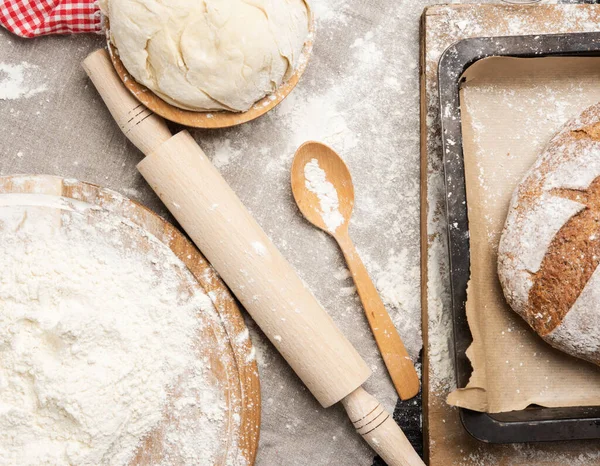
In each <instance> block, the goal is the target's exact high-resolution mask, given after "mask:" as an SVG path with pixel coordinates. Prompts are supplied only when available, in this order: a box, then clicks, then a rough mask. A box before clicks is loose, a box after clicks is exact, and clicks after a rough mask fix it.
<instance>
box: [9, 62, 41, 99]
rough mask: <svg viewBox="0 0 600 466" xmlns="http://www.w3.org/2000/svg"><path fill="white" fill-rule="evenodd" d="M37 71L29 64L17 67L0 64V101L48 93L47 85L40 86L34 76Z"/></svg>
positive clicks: (24, 63)
mask: <svg viewBox="0 0 600 466" xmlns="http://www.w3.org/2000/svg"><path fill="white" fill-rule="evenodd" d="M37 69H38V67H37V66H35V65H30V64H29V63H27V62H22V63H20V64H17V65H11V64H9V63H2V62H0V100H15V99H19V98H22V97H25V98H28V97H32V96H34V95H36V94H39V93H40V92H44V91H46V90H47V86H46V84H43V83H41V84H40V83H39V78H36V77H35V75H34V70H37ZM36 81H37V82H36Z"/></svg>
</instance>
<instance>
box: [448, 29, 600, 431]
mask: <svg viewBox="0 0 600 466" xmlns="http://www.w3.org/2000/svg"><path fill="white" fill-rule="evenodd" d="M560 56H565V57H595V56H600V32H588V33H569V34H538V35H519V36H496V37H476V38H467V39H463V40H460V41H458V42H456V43H454V44H453V45H451V46H450V47H448V48H447V49H446V50H445V51H444V53H443V54H442V56H441V58H440V61H439V63H438V89H439V100H440V118H441V131H442V135H441V136H442V151H443V167H444V181H445V189H446V191H445V193H446V196H445V197H446V214H447V235H448V252H449V259H450V262H449V266H450V286H451V297H452V314H453V319H452V321H453V327H454V351H455V368H456V377H457V383H458V386H459V387H464V386H466V384H467V383H468V379H469V377H470V375H471V372H472V368H471V364H470V362H469V360H468V358H467V357H466V349H467V348H468V346H469V345H470V343H471V342H472V336H471V332H470V329H469V327H468V323H467V318H466V309H465V304H466V297H467V293H466V292H467V284H468V281H469V278H470V251H469V248H470V241H469V227H468V215H467V199H466V187H465V176H464V163H463V161H464V160H463V156H464V154H463V145H462V126H461V125H462V123H461V115H460V96H459V91H460V87H461V84H462V81H463V78H462V76H463V74H464V73H465V71H466V70H467V69H468V68H469V67H471V66H472V65H474V64H475V63H477V62H479V61H481V60H483V59H486V58H490V57H513V58H530V59H535V58H543V57H560ZM450 138H451V139H452V141H453V143H454V144H452V145H449V144H447V140H448V139H450ZM577 416H583V417H577ZM460 418H461V422H462V424H463V426H464V428H465V429H466V430H467V432H468V433H469V434H470V435H471V436H473V437H475V438H476V439H478V440H480V441H483V442H486V443H524V442H543V441H559V440H584V439H598V438H600V406H598V407H573V408H543V407H535V408H527V409H525V410H521V411H513V412H511V413H502V414H488V413H480V412H476V411H472V410H468V409H465V408H460Z"/></svg>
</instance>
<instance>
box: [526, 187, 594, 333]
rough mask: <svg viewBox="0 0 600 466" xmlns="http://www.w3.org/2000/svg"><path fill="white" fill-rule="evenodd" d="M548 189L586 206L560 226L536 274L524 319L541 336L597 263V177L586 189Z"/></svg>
mask: <svg viewBox="0 0 600 466" xmlns="http://www.w3.org/2000/svg"><path fill="white" fill-rule="evenodd" d="M550 193H551V194H552V195H553V196H559V197H563V198H566V199H571V200H572V201H574V202H578V203H580V204H583V205H585V209H584V210H582V211H581V212H579V213H578V214H576V215H575V216H573V217H571V219H570V220H569V221H568V222H567V223H565V224H564V226H563V227H562V228H561V229H560V230H559V232H558V233H557V234H556V236H555V237H554V239H553V240H552V243H550V247H549V248H548V251H547V252H546V255H545V256H544V259H543V261H542V266H541V268H540V270H539V272H537V273H536V274H535V278H534V283H533V286H532V287H531V291H530V292H529V312H528V316H529V319H527V321H528V322H529V325H531V326H532V327H533V328H534V329H535V331H536V332H537V333H539V334H540V335H542V336H543V335H547V334H548V333H550V332H552V331H553V330H554V329H555V328H556V327H557V326H558V325H559V324H560V323H561V322H562V320H563V319H564V317H565V316H566V315H567V313H568V312H569V310H570V309H571V307H573V304H575V301H576V300H577V298H578V297H579V295H580V294H581V292H582V291H583V289H584V287H585V286H586V284H587V283H588V281H589V279H590V278H591V276H592V274H593V273H594V271H595V270H596V268H597V267H598V264H600V177H599V178H596V179H595V180H594V181H593V182H592V185H591V186H590V189H589V190H587V191H579V190H575V189H553V190H552V191H550ZM599 312H600V310H599Z"/></svg>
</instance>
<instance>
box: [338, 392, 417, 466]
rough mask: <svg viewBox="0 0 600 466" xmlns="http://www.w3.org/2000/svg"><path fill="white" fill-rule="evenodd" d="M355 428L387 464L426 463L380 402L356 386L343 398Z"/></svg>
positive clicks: (407, 464) (397, 465)
mask: <svg viewBox="0 0 600 466" xmlns="http://www.w3.org/2000/svg"><path fill="white" fill-rule="evenodd" d="M342 404H343V405H344V408H346V412H347V413H348V417H350V420H351V421H352V424H353V425H354V428H355V429H356V432H358V433H359V434H360V435H361V436H362V438H364V439H365V441H366V442H367V443H368V444H369V445H370V446H371V448H373V450H375V451H376V452H377V453H378V454H379V456H381V458H383V460H384V461H385V462H386V463H387V464H388V466H425V463H424V462H423V460H422V459H421V457H420V456H419V455H418V454H417V452H416V451H415V450H414V449H413V447H412V445H411V444H410V442H409V441H408V439H407V438H406V436H405V435H404V433H403V432H402V430H401V429H400V427H399V426H398V424H396V422H395V421H394V419H393V418H392V415H391V414H390V413H388V412H387V411H386V410H385V408H384V407H383V406H381V403H379V401H377V400H376V399H375V398H374V397H373V396H371V395H369V394H368V393H367V392H366V391H365V390H364V389H363V388H358V389H356V390H355V391H353V392H352V393H350V395H348V396H347V397H346V398H344V399H343V400H342Z"/></svg>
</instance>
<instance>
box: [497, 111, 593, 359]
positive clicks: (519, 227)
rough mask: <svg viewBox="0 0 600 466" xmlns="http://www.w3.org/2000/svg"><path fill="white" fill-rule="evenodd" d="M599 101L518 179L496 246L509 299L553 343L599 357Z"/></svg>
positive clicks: (584, 355)
mask: <svg viewBox="0 0 600 466" xmlns="http://www.w3.org/2000/svg"><path fill="white" fill-rule="evenodd" d="M599 264H600V104H597V105H594V106H592V107H590V108H588V109H587V110H585V111H584V112H583V113H582V114H581V115H580V116H579V117H577V118H575V119H573V120H571V121H569V122H568V123H567V124H566V125H565V126H564V127H563V129H562V130H561V131H559V133H558V134H557V135H556V136H555V137H554V138H553V139H552V140H551V141H550V143H549V144H548V146H547V147H546V148H545V149H544V151H543V152H542V154H541V155H540V157H539V158H538V159H537V160H536V162H535V164H534V165H533V167H532V168H531V169H530V170H529V172H528V173H527V174H526V176H525V178H524V179H523V181H522V182H521V183H520V184H519V186H518V187H517V189H516V190H515V192H514V193H513V197H512V200H511V203H510V207H509V211H508V216H507V219H506V223H505V226H504V230H503V232H502V237H501V239H500V244H499V248H498V275H499V278H500V283H501V285H502V289H503V290H504V295H505V297H506V300H507V301H508V303H509V305H510V306H511V307H512V308H513V309H514V310H515V311H516V312H517V313H518V314H519V315H521V317H523V319H525V320H526V321H527V322H528V323H529V325H530V326H531V327H532V328H533V330H535V331H536V332H537V333H538V334H539V335H540V336H541V337H542V338H544V339H545V340H546V341H547V342H548V343H550V344H551V345H552V346H554V347H556V348H558V349H560V350H562V351H565V352H567V353H569V354H571V355H573V356H575V357H579V358H582V359H586V360H588V361H591V362H594V363H596V364H600V269H599V268H598V265H599Z"/></svg>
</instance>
